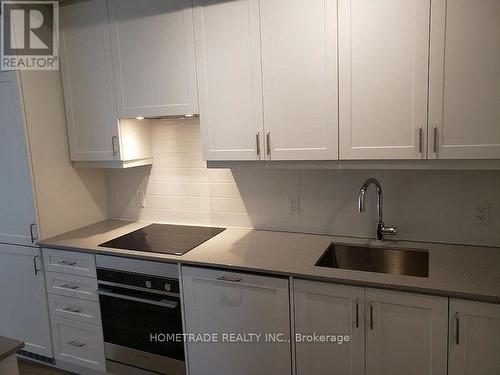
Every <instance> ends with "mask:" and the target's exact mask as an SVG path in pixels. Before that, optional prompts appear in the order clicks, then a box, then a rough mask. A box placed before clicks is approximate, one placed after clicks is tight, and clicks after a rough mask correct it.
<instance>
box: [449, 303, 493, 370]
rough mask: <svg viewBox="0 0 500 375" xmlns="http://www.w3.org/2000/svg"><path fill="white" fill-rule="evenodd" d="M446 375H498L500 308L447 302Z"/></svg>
mask: <svg viewBox="0 0 500 375" xmlns="http://www.w3.org/2000/svg"><path fill="white" fill-rule="evenodd" d="M449 322H450V328H449V335H450V339H449V372H448V374H449V375H496V374H500V356H499V355H498V350H499V348H500V305H495V304H490V303H481V302H474V301H463V300H457V299H450V319H449Z"/></svg>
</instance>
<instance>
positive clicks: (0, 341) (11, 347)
mask: <svg viewBox="0 0 500 375" xmlns="http://www.w3.org/2000/svg"><path fill="white" fill-rule="evenodd" d="M22 348H24V342H22V341H19V340H14V339H10V338H8V337H4V336H0V361H2V360H3V359H5V358H7V357H9V356H10V355H12V354H14V353H15V352H17V351H18V350H19V349H22Z"/></svg>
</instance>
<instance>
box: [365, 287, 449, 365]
mask: <svg viewBox="0 0 500 375" xmlns="http://www.w3.org/2000/svg"><path fill="white" fill-rule="evenodd" d="M365 298H366V308H365V315H366V329H365V331H366V374H367V375H401V374H405V375H445V374H446V362H447V359H446V350H447V322H448V299H447V298H445V297H435V296H427V295H421V294H413V293H403V292H395V291H389V290H376V289H366V295H365Z"/></svg>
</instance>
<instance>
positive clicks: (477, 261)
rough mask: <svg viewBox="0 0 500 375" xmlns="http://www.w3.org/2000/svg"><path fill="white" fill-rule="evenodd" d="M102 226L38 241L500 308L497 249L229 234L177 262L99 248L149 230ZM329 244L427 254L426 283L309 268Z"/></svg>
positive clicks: (149, 255) (124, 225)
mask: <svg viewBox="0 0 500 375" xmlns="http://www.w3.org/2000/svg"><path fill="white" fill-rule="evenodd" d="M149 224H150V223H146V222H130V221H120V220H106V221H102V222H99V223H97V224H93V225H90V226H87V227H84V228H81V229H77V230H75V231H72V232H68V233H65V234H62V235H59V236H56V237H52V238H49V239H46V240H43V241H41V242H40V243H39V244H40V246H42V247H48V248H56V249H66V250H76V251H86V252H92V253H100V254H111V255H118V256H126V257H133V258H140V259H148V260H154V261H162V262H169V263H182V264H193V265H202V266H209V267H220V268H231V269H236V270H244V271H253V272H260V273H267V274H277V275H283V276H293V277H297V278H304V279H313V280H321V281H329V282H337V283H344V284H351V285H360V286H367V287H375V288H386V289H396V290H403V291H409V292H419V293H427V294H435V295H443V296H450V297H457V298H466V299H474V300H481V301H486V302H494V303H500V248H496V247H481V246H466V245H453V244H439V243H425V242H409V241H390V242H386V243H377V242H376V241H374V240H368V239H359V238H351V237H339V236H327V235H316V234H303V233H290V232H276V231H264V230H252V229H236V228H228V229H227V230H225V231H224V232H222V233H220V234H219V235H217V236H215V237H213V238H212V239H210V240H209V241H207V242H205V243H203V244H201V245H200V246H198V247H196V248H195V249H193V250H191V251H189V252H188V253H186V254H184V255H182V256H175V255H166V254H155V253H146V252H140V251H131V250H121V249H111V248H103V247H99V246H98V245H99V244H100V243H103V242H106V241H109V240H111V239H113V238H116V237H118V236H121V235H123V234H126V233H128V232H131V231H133V230H136V229H138V228H141V227H144V226H146V225H149ZM331 242H337V243H348V244H354V245H368V246H390V247H391V248H395V249H398V248H400V249H408V248H409V249H425V250H428V252H429V277H414V276H402V275H391V274H383V273H373V272H363V271H354V270H346V269H335V268H324V267H316V266H315V265H314V264H315V263H316V261H317V260H318V258H319V257H320V256H321V255H322V253H323V252H324V251H325V250H326V248H327V247H328V245H329V244H330V243H331Z"/></svg>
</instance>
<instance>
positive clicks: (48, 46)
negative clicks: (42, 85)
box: [0, 1, 59, 70]
mask: <svg viewBox="0 0 500 375" xmlns="http://www.w3.org/2000/svg"><path fill="white" fill-rule="evenodd" d="M1 9H2V14H1V16H2V22H1V32H2V35H1V51H0V69H2V70H57V69H59V58H58V52H59V4H58V2H57V1H2V8H1Z"/></svg>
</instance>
